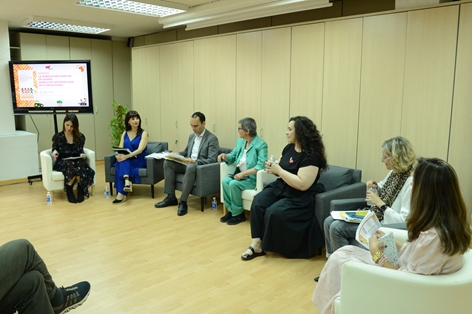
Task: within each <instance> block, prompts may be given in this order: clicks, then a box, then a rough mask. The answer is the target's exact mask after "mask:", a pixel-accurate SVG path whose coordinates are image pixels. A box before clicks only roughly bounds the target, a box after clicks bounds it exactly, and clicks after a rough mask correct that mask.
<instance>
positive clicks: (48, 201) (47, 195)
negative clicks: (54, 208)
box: [46, 191, 52, 204]
mask: <svg viewBox="0 0 472 314" xmlns="http://www.w3.org/2000/svg"><path fill="white" fill-rule="evenodd" d="M46 204H52V198H51V192H49V191H48V192H47V193H46Z"/></svg>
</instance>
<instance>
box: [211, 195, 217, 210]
mask: <svg viewBox="0 0 472 314" xmlns="http://www.w3.org/2000/svg"><path fill="white" fill-rule="evenodd" d="M216 205H217V203H216V197H214V198H213V201H211V209H212V210H213V211H215V210H216Z"/></svg>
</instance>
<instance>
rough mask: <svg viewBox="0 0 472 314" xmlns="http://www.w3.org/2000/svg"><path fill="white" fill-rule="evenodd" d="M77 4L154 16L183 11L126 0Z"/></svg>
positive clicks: (87, 1) (89, 0)
mask: <svg viewBox="0 0 472 314" xmlns="http://www.w3.org/2000/svg"><path fill="white" fill-rule="evenodd" d="M77 4H78V5H81V6H86V7H91V8H97V9H105V10H112V11H120V12H126V13H133V14H140V15H147V16H154V17H162V16H168V15H172V14H176V13H180V12H184V11H183V10H179V9H174V8H168V7H163V6H159V5H154V4H148V3H142V2H135V1H127V0H80V1H79V2H77Z"/></svg>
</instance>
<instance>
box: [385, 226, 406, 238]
mask: <svg viewBox="0 0 472 314" xmlns="http://www.w3.org/2000/svg"><path fill="white" fill-rule="evenodd" d="M380 230H382V231H383V232H385V233H389V232H393V237H394V238H395V240H398V241H400V242H406V241H407V240H408V232H407V231H406V230H402V229H394V228H387V227H380Z"/></svg>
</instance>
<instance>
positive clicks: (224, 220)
mask: <svg viewBox="0 0 472 314" xmlns="http://www.w3.org/2000/svg"><path fill="white" fill-rule="evenodd" d="M231 217H233V214H231V212H230V211H228V212H227V213H226V215H224V216H223V217H221V218H220V221H221V222H227V221H228V220H230V219H231Z"/></svg>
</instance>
